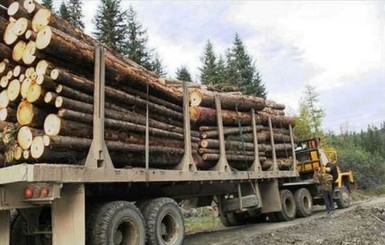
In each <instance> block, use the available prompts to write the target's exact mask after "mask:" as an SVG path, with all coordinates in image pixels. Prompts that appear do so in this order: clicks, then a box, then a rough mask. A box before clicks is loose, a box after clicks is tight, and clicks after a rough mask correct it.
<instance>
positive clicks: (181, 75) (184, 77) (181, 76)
mask: <svg viewBox="0 0 385 245" xmlns="http://www.w3.org/2000/svg"><path fill="white" fill-rule="evenodd" d="M176 79H178V80H180V81H186V82H191V81H192V79H191V75H190V72H189V71H188V69H187V67H186V66H181V67H180V68H178V69H177V70H176Z"/></svg>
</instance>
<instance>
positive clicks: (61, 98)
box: [55, 96, 63, 108]
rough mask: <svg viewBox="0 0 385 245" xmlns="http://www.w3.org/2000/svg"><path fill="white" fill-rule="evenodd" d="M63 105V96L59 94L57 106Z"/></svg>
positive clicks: (56, 101)
mask: <svg viewBox="0 0 385 245" xmlns="http://www.w3.org/2000/svg"><path fill="white" fill-rule="evenodd" d="M62 106H63V97H61V96H58V97H57V98H56V100H55V107H56V108H61V107H62Z"/></svg>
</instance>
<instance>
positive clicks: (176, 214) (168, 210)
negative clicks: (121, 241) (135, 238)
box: [143, 197, 184, 245]
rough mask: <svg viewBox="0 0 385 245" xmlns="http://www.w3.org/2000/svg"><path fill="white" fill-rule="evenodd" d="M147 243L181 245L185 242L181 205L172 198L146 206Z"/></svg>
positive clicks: (152, 201) (160, 199)
mask: <svg viewBox="0 0 385 245" xmlns="http://www.w3.org/2000/svg"><path fill="white" fill-rule="evenodd" d="M143 215H144V219H145V222H146V226H147V243H148V244H150V245H179V244H182V243H183V240H184V220H183V215H182V212H181V210H180V208H179V205H178V204H177V203H176V202H175V201H174V200H173V199H171V198H166V197H162V198H157V199H153V200H150V201H149V202H148V203H147V204H146V205H144V210H143Z"/></svg>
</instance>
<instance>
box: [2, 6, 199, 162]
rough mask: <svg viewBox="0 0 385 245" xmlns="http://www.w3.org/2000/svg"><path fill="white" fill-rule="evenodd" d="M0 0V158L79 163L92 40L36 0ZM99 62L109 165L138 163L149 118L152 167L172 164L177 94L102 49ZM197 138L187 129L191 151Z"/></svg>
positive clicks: (87, 133) (180, 143) (85, 140)
mask: <svg viewBox="0 0 385 245" xmlns="http://www.w3.org/2000/svg"><path fill="white" fill-rule="evenodd" d="M0 4H1V5H2V6H1V7H5V8H1V9H2V12H1V15H0V35H1V37H2V40H1V41H0V122H1V124H0V132H1V136H2V137H1V138H2V141H1V144H0V152H1V154H0V162H1V163H2V165H3V166H6V165H10V164H18V163H22V162H27V163H62V164H81V163H83V162H84V159H85V158H86V157H87V154H88V151H89V148H90V145H91V142H92V137H93V135H92V134H93V129H92V125H93V121H94V118H93V112H94V105H93V104H94V82H93V74H94V49H95V45H96V44H97V42H96V41H95V40H94V39H93V38H91V37H89V36H87V35H85V34H84V33H82V32H81V31H79V30H77V29H76V28H74V27H73V26H71V25H70V24H69V23H67V22H66V21H64V20H62V19H60V18H59V17H58V16H56V15H55V14H53V13H51V12H50V11H49V10H47V9H45V8H44V7H42V6H41V5H40V4H38V3H37V2H35V1H31V0H26V1H24V0H17V1H8V0H7V1H2V2H1V3H0ZM4 9H6V11H4ZM105 63H106V88H105V96H106V103H105V108H106V109H105V117H106V118H105V139H106V143H107V146H108V149H109V151H110V155H111V157H112V160H113V163H114V165H115V167H118V168H125V167H143V166H144V162H145V157H144V156H145V154H144V153H145V143H146V142H145V133H146V123H147V121H148V132H149V139H150V140H149V151H150V159H149V160H150V167H157V168H172V167H175V166H176V165H177V164H178V163H179V162H180V160H181V159H182V156H183V154H184V135H183V133H184V129H183V110H182V99H183V96H182V93H181V92H180V91H179V90H177V89H175V88H173V87H171V86H165V85H164V82H162V80H161V79H159V78H158V77H157V76H156V75H155V74H153V73H151V72H149V71H147V70H145V69H144V68H143V67H141V66H139V65H137V64H135V63H134V62H132V61H130V60H128V59H125V58H124V57H122V56H120V55H119V54H117V53H115V52H113V51H111V50H108V49H107V50H106V52H105ZM147 108H148V115H149V118H148V120H147V118H146V115H147ZM198 143H199V133H198V132H192V147H193V152H194V153H197V150H198Z"/></svg>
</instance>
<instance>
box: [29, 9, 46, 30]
mask: <svg viewBox="0 0 385 245" xmlns="http://www.w3.org/2000/svg"><path fill="white" fill-rule="evenodd" d="M50 20H51V11H50V10H48V9H44V8H42V9H39V10H38V11H37V13H36V14H35V15H34V16H33V19H32V30H33V31H34V32H39V31H40V30H41V29H43V28H44V27H46V26H48V24H49V22H50Z"/></svg>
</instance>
